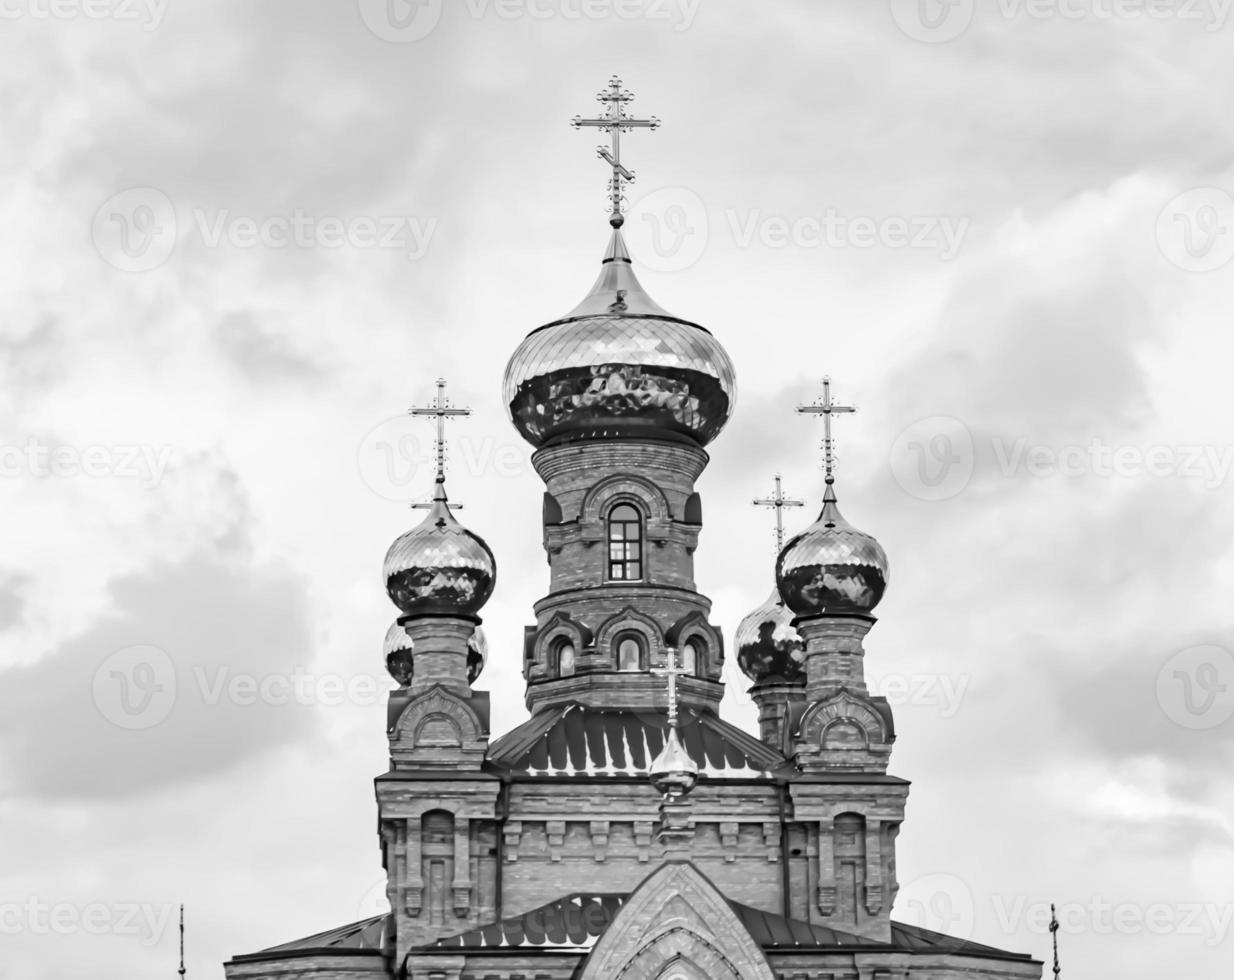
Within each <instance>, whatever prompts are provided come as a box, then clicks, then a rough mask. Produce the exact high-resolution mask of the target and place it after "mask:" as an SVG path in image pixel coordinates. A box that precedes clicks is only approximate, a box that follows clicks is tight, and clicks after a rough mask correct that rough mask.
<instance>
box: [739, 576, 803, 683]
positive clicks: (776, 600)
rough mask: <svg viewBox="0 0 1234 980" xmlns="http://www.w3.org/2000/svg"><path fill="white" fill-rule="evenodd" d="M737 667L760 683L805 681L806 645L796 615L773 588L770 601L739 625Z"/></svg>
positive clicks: (769, 597)
mask: <svg viewBox="0 0 1234 980" xmlns="http://www.w3.org/2000/svg"><path fill="white" fill-rule="evenodd" d="M735 640H736V646H737V665H738V666H739V667H740V668H741V670H742V673H744V674H745V675H746V677H748V678H750V680H752V681H754V682H755V683H756V684H757V683H758V682H759V681H764V680H770V679H779V680H782V681H786V682H788V683H790V684H796V683H800V682H803V681H804V680H805V642H804V641H803V640H802V639H801V635H800V634H799V633H798V632H797V630H796V629H794V628H793V612H792V610H791V609H789V608H788V607H787V606H786V605H784V600H783V599H781V598H780V591H779V589H772V590H771V595H769V596H768V597H767V601H766V602H764V603H763V604H762V605H761V606H759V607H758V608H757V609H755V610H754V611H753V612H751V613H750V614H749V615H748V616H746V617H745V619H743V620H742V621H741V622H740V623H739V624H738V625H737V633H736V636H735Z"/></svg>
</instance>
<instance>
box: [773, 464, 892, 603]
mask: <svg viewBox="0 0 1234 980" xmlns="http://www.w3.org/2000/svg"><path fill="white" fill-rule="evenodd" d="M887 574H888V564H887V555H886V553H885V552H884V551H883V547H882V545H880V544H879V543H878V542H877V541H876V540H874V538H872V537H871V536H870V535H868V534H866V533H864V532H863V531H858V530H857V529H856V528H855V527H853V526H852V525H851V524H849V523H848V521H846V520H845V519H844V518H843V517H842V516H841V515H840V510H839V508H838V507H837V506H836V496H835V490H834V488H833V487H832V484H831V481H830V479H828V482H827V491H826V493H825V494H824V495H823V510H822V513H821V514H819V515H818V520H816V521H815V522H814V523H813V524H811V525H810V526H809V527H808V528H806V529H805V530H804V531H802V532H801V533H800V534H798V535H797V536H796V537H794V538H792V539H791V540H790V541H789V542H788V544H786V545H785V546H784V550H783V551H781V552H780V557H779V560H778V561H777V562H776V585H777V586H778V587H779V589H780V596H781V598H783V600H784V603H785V605H787V606H788V607H789V609H791V610H792V611H793V612H795V613H797V615H799V616H811V615H816V614H819V613H830V614H839V615H843V614H851V613H857V614H866V613H869V612H870V611H871V610H872V609H873V608H874V607H875V606H877V605H878V602H879V600H880V599H882V597H883V591H884V590H885V589H886V588H887Z"/></svg>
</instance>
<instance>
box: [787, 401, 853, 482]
mask: <svg viewBox="0 0 1234 980" xmlns="http://www.w3.org/2000/svg"><path fill="white" fill-rule="evenodd" d="M855 411H857V409H856V408H855V407H854V406H852V405H837V404H836V403H835V402H834V401H833V400H832V398H831V378H830V376H828V377H825V378H823V397H822V398H820V399H819V400H818V401H816V402H814V403H813V404H810V405H798V406H797V412H798V414H800V415H821V416H822V417H823V445H822V449H823V471H824V473H825V475H826V481H827V494H829V495H830V500H831V501H832V502H833V503H834V501H835V491H834V490H833V489H832V484H834V483H835V482H836V480H835V440H833V439H832V438H831V416H833V415H843V414H847V413H850V412H855ZM823 499H824V501H826V500H827V499H828V497H827V496H824V497H823Z"/></svg>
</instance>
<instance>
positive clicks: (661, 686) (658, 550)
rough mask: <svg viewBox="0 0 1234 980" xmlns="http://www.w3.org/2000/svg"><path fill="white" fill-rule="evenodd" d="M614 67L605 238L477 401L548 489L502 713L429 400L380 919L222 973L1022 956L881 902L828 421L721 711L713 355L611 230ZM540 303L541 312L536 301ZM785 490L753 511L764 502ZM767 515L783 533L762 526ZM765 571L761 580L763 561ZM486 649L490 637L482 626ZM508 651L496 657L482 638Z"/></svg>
mask: <svg viewBox="0 0 1234 980" xmlns="http://www.w3.org/2000/svg"><path fill="white" fill-rule="evenodd" d="M630 98H631V96H630V95H629V93H628V92H626V91H625V90H624V89H623V88H622V86H621V83H620V81H619V80H618V79H615V78H614V79H613V80H612V81H611V82H610V83H609V85H608V87H607V88H606V89H605V90H604V91H602V92H601V93H600V95H599V99H600V101H601V104H602V105H603V106H604V107H605V108H604V112H603V114H602V115H600V116H599V117H598V118H595V119H580V118H576V119H575V120H574V125H575V126H576V127H590V128H595V129H598V130H600V131H602V132H604V133H605V134H606V135H607V136H608V138H609V139H610V141H611V146H610V147H602V148H601V149H600V151H599V154H600V156H601V157H603V158H604V160H605V161H606V163H607V164H608V165H609V166H610V167H611V169H612V178H611V182H610V185H609V194H610V199H611V213H610V218H609V224H610V226H611V227H610V231H609V240H608V245H607V248H606V249H605V251H604V253H603V257H602V260H601V263H600V272H599V275H598V277H597V279H596V281H595V284H594V285H593V286H592V287H591V290H590V292H588V293H587V294H586V296H585V297H584V298H583V300H582V302H580V303H579V304H578V305H577V306H575V307H574V308H573V309H571V310H570V311H569V312H568V313H566V314H565V315H563V316H562V317H560V318H558V319H556V320H554V321H553V322H551V323H548V324H545V325H544V326H541V327H538V328H536V329H533V330H532V331H531V332H530V333H529V334H528V335H527V336H526V338H525V339H524V340H523V342H522V343H521V344H520V345H519V346H518V348H517V349H516V350H515V351H514V352H513V354H512V356H511V358H510V361H509V364H508V366H507V368H506V372H505V380H504V397H503V400H504V402H505V404H506V406H507V408H508V411H509V415H510V419H511V421H512V423H513V425H514V427H515V428H516V429H517V430H518V433H519V434H520V435H521V436H522V437H523V439H525V440H526V441H527V442H528V443H530V444H531V446H532V449H533V454H532V462H533V464H534V466H535V469H536V472H537V473H538V474H539V476H540V478H541V479H542V480H543V481H544V485H545V492H544V499H543V511H542V522H543V543H544V550H545V553H546V556H547V561H548V567H549V576H548V579H549V581H548V590H547V593H546V594H545V595H544V597H543V598H541V599H540V600H539V601H538V602H537V603H536V604H535V606H534V609H533V614H534V622H533V623H532V624H531V625H529V626H527V627H526V630H525V632H524V636H523V653H522V662H523V675H524V677H525V679H526V691H525V703H526V706H527V710H528V713H529V717H528V719H527V720H526V721H525V722H524V723H523V724H521V725H519V726H518V727H516V728H515V729H514V730H512V731H509V732H506V733H505V734H503V735H500V736H499V737H494V736H493V734H492V733H491V732H490V726H489V717H490V710H489V707H490V701H489V694H488V692H486V691H482V690H478V689H477V688H476V687H475V684H476V683H477V681H478V679H479V677H480V675H481V671H482V669H483V667H484V663H485V659H486V656H487V649H488V644H487V640H486V639H485V637H484V634H483V633H482V631H481V628H480V613H481V611H482V609H483V607H484V604H485V602H486V601H487V600H488V599H489V597H490V596H491V594H492V592H493V588H494V584H495V582H496V566H497V563H496V560H495V558H494V556H493V553H492V551H491V550H490V549H489V547H488V545H487V544H485V542H484V540H483V539H482V538H481V537H480V536H479V535H477V534H475V533H474V532H472V531H470V530H468V529H467V528H465V527H463V526H462V524H461V523H460V522H459V521H458V519H457V518H456V517H455V515H454V514H453V513H452V512H451V507H450V504H449V503H448V500H447V496H446V488H445V467H444V451H443V446H444V438H445V435H444V430H445V423H446V421H447V420H448V418H449V417H450V416H451V415H452V414H459V413H461V412H462V411H463V410H461V409H456V408H451V407H450V405H449V402H448V401H447V400H446V398H445V396H444V383H441V382H439V383H438V393H437V399H436V401H435V402H434V403H433V404H431V405H430V406H428V407H427V408H424V409H417V410H415V411H416V412H417V414H426V415H430V416H433V417H435V418H436V420H437V431H438V443H437V448H438V454H437V473H436V483H435V490H434V493H433V498H432V502H431V504H429V505H428V512H427V515H426V516H425V517H424V520H423V521H422V522H421V523H419V524H418V525H417V526H416V527H414V528H412V529H411V530H409V531H408V532H407V533H405V534H403V535H402V536H401V537H399V538H398V539H397V540H396V541H395V542H394V543H393V545H391V547H390V549H389V552H388V553H387V555H386V559H385V565H384V578H385V583H386V589H387V591H388V593H389V595H390V598H391V599H392V600H393V602H394V604H395V606H397V608H398V610H399V613H400V615H399V617H398V619H397V620H396V621H395V623H394V624H393V625H392V626H391V627H390V630H389V633H388V634H387V636H386V640H385V650H384V653H385V659H386V666H387V668H388V670H389V672H390V674H391V675H392V676H393V678H394V679H395V681H396V682H397V685H398V686H397V688H396V689H394V690H393V691H392V692H391V693H390V696H389V708H388V713H387V727H386V732H387V737H388V741H389V762H388V768H387V770H386V771H385V772H384V774H382V775H379V776H378V777H377V778H376V796H377V815H378V821H377V825H378V833H379V843H380V848H381V856H382V863H383V865H384V867H385V870H386V875H387V886H386V895H387V897H388V899H389V903H390V911H389V912H388V913H386V914H382V915H378V916H376V917H373V918H370V919H367V920H364V921H361V922H354V923H350V924H347V925H343V926H340V927H339V928H336V929H333V930H331V931H329V932H324V933H320V934H318V935H314V936H309V937H308V938H305V939H301V940H298V941H295V942H289V943H285V944H282V945H278V946H272V947H270V948H268V949H265V950H262V951H260V952H256V953H248V954H243V955H237V956H234V957H233V958H232V959H231V960H230V961H229V962H228V963H227V964H226V965H225V970H226V975H227V977H228V978H229V980H267V978H289V977H296V978H303V980H315V978H320V980H327V978H328V980H373V978H381V977H390V978H407V980H617V978H621V980H773V978H775V980H923V978H930V980H958V978H961V977H963V978H966V980H981V978H1016V980H1028V978H1034V980H1036V978H1040V976H1041V963H1040V962H1039V961H1037V960H1034V959H1033V958H1031V957H1030V956H1028V955H1025V954H1022V953H1013V952H1006V951H1003V950H999V949H995V948H992V947H989V946H984V945H980V944H977V943H974V942H970V941H966V940H962V939H956V938H952V937H949V936H946V935H943V934H940V933H936V932H931V931H929V930H926V929H923V928H920V927H917V926H913V925H908V924H905V923H900V922H897V921H895V920H893V918H892V908H893V904H894V902H895V897H896V891H897V881H896V837H897V835H898V833H899V830H900V826H901V823H902V822H903V820H904V814H905V803H906V800H907V797H908V789H909V783H908V782H907V781H906V780H905V779H902V778H899V777H897V776H895V775H892V774H890V773H889V772H888V767H889V763H890V758H891V749H892V746H893V744H894V742H895V723H894V719H893V717H892V712H891V708H890V706H889V705H888V703H887V701H886V699H885V698H882V697H878V696H875V695H873V694H871V693H870V691H869V689H868V687H867V685H866V680H865V669H864V647H863V642H864V638H865V636H866V634H867V633H868V632H869V630H870V629H871V628H872V627H873V626H874V625H875V617H874V610H875V608H876V607H877V605H878V603H879V600H880V599H881V598H882V596H883V593H884V590H885V588H886V585H887V581H888V560H887V556H886V555H885V553H884V551H883V549H882V547H881V546H880V545H879V543H878V541H877V540H875V539H874V538H873V537H872V536H870V535H869V534H866V533H864V532H862V531H860V530H858V529H857V528H856V527H854V526H853V525H852V524H850V523H849V522H848V521H847V520H846V519H845V518H844V517H843V516H842V515H841V513H840V509H839V501H838V497H839V494H838V492H837V487H836V481H835V476H834V472H833V467H832V437H831V420H832V415H833V414H834V413H837V412H843V411H846V410H847V409H845V408H844V407H843V406H840V405H837V404H835V403H834V402H833V401H832V398H831V393H830V389H829V387H827V388H825V392H824V397H823V399H822V400H821V401H820V402H819V403H818V404H816V405H814V406H808V407H805V408H804V409H801V410H803V411H811V412H815V413H818V414H820V415H821V416H822V419H823V422H824V425H825V433H826V436H825V439H824V450H825V467H824V469H825V480H824V487H823V493H822V504H821V512H820V513H819V516H818V518H817V520H816V521H815V522H814V523H813V524H811V525H810V526H809V527H807V528H806V529H805V530H804V531H802V532H801V533H800V534H797V535H796V536H794V537H792V538H791V539H790V540H788V541H787V542H783V546H782V547H781V548H780V551H779V555H778V559H777V560H776V563H775V568H774V577H775V588H774V589H773V591H772V593H771V595H770V596H769V597H768V598H767V600H766V601H765V602H764V603H762V604H761V605H759V606H758V607H757V608H756V609H754V611H753V612H751V613H750V614H749V615H748V616H747V617H746V618H745V619H744V620H743V621H742V622H741V625H740V627H739V628H738V630H737V633H736V636H735V637H734V644H733V646H734V649H732V650H731V651H730V653H729V654H728V655H731V656H735V657H736V658H737V662H738V664H739V665H740V667H741V669H742V671H743V672H744V673H745V674H746V675H747V676H748V677H749V679H750V681H751V684H752V688H751V691H750V693H751V696H752V698H753V699H754V701H755V703H756V704H757V706H758V711H759V731H758V735H757V737H755V736H754V735H753V734H750V733H748V732H746V731H744V730H742V729H740V728H738V727H737V726H735V725H733V724H731V723H729V722H726V721H725V720H724V719H723V718H722V717H721V715H720V710H719V709H720V701H721V697H722V695H723V690H724V685H723V683H722V681H721V676H722V667H723V663H724V658H725V656H726V653H725V638H724V637H723V636H722V635H721V632H720V630H718V629H717V628H716V626H715V625H713V624H712V623H711V622H710V621H709V619H708V616H709V613H710V609H711V603H710V601H709V600H708V599H707V598H706V597H705V596H703V595H702V594H700V593H699V592H698V591H697V589H696V587H695V580H694V552H695V547H696V545H697V543H698V538H699V535H700V533H702V530H703V516H702V515H703V507H702V502H701V500H700V496H699V493H698V492H697V491H696V490H695V481H696V480H697V479H698V477H699V476H700V474H701V473H702V472H703V470H704V468H705V467H706V466H707V463H708V460H709V457H708V453H707V447H708V446H709V445H710V444H711V443H712V441H713V440H715V439H716V437H717V436H719V435H720V433H721V431H722V430H723V428H724V426H725V424H726V422H727V421H728V420H729V418H730V416H731V414H732V412H733V409H734V402H735V397H736V377H735V371H734V367H733V364H732V362H731V360H730V359H729V356H728V354H727V353H726V352H725V350H724V348H723V347H722V346H721V344H720V341H719V340H718V339H717V338H716V337H714V336H712V334H711V333H710V332H709V331H708V330H707V329H706V328H705V327H703V326H700V325H699V324H697V323H693V322H691V321H690V320H687V319H684V318H682V317H680V316H677V315H675V314H673V313H669V312H668V311H666V310H664V309H662V308H661V307H660V306H658V305H657V304H656V303H655V301H654V300H653V299H652V298H651V297H650V296H649V295H648V294H647V292H646V291H645V290H644V289H643V288H642V286H641V285H640V284H639V281H638V279H637V277H636V275H635V271H634V266H633V264H632V261H631V257H630V255H629V253H628V251H627V248H626V245H625V242H624V240H623V237H622V231H621V228H622V224H623V213H622V212H623V190H624V186H625V184H626V183H628V181H630V180H631V179H632V177H633V175H632V173H631V172H630V171H629V170H628V169H627V168H626V167H625V166H624V165H623V163H622V162H621V142H620V137H621V135H622V134H623V133H628V132H631V131H633V130H634V129H637V128H655V127H656V126H658V121H657V120H655V119H654V118H650V119H637V118H635V117H633V116H632V115H630V113H629V111H628V105H629V102H630ZM563 305H564V304H563ZM786 502H787V500H786V498H785V497H784V496H783V495H782V493H781V492H780V490H779V486H778V481H777V488H776V493H775V494H774V495H773V497H771V498H770V499H769V500H767V501H763V503H767V504H768V505H770V506H773V507H775V509H776V514H777V517H778V516H779V514H780V512H781V508H782V507H783V506H784V505H785V503H786ZM781 537H782V535H781ZM771 571H772V570H771V569H768V575H769V577H770V575H771ZM495 645H496V646H498V647H500V648H501V649H502V650H503V651H509V650H510V649H511V647H512V645H511V643H510V642H509V639H508V638H503V640H502V641H500V642H498V643H496V644H495ZM503 655H508V654H503Z"/></svg>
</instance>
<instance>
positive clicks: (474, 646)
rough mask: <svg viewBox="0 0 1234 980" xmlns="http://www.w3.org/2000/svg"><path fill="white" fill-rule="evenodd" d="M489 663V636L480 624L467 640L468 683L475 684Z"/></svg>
mask: <svg viewBox="0 0 1234 980" xmlns="http://www.w3.org/2000/svg"><path fill="white" fill-rule="evenodd" d="M486 663H488V637H487V636H485V635H484V630H482V629H481V628H480V627H479V626H477V627H476V629H475V632H474V633H472V634H471V638H470V639H469V640H468V641H467V683H468V684H474V683H475V682H476V678H477V677H479V676H480V672H481V671H482V670H484V665H485V664H486Z"/></svg>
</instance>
